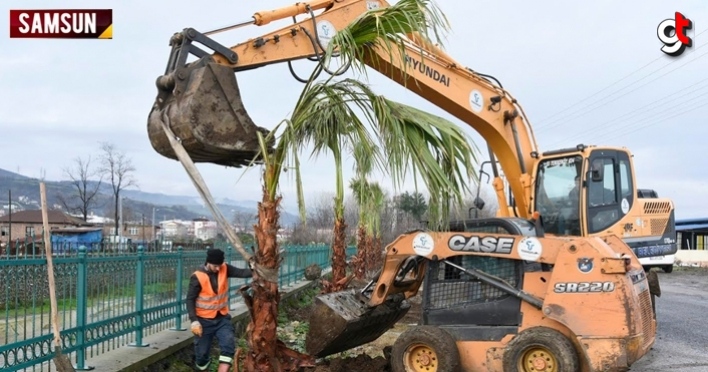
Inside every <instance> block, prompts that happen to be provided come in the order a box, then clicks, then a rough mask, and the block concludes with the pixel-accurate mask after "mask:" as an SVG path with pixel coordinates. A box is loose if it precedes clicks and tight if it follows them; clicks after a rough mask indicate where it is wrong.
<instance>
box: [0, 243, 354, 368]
mask: <svg viewBox="0 0 708 372" xmlns="http://www.w3.org/2000/svg"><path fill="white" fill-rule="evenodd" d="M217 247H219V248H222V249H223V250H224V251H225V252H226V259H227V261H229V262H231V263H232V264H233V265H235V266H237V267H246V263H245V262H244V261H243V259H242V258H241V256H240V255H239V254H238V253H237V252H236V251H235V250H234V249H232V248H231V247H230V246H228V245H221V246H219V245H217ZM281 248H282V249H283V250H284V260H283V262H282V265H281V269H280V287H281V288H286V287H288V286H291V285H293V284H296V283H297V282H299V281H301V280H303V279H304V271H305V268H306V267H307V266H308V265H311V264H313V263H316V264H318V265H320V266H321V267H323V268H329V267H330V260H331V256H330V252H331V251H330V248H329V246H327V245H316V246H292V245H291V246H282V247H281ZM355 251H356V249H355V248H354V247H349V248H348V249H347V256H350V257H351V256H352V255H354V253H355ZM74 252H75V253H74ZM74 252H69V253H67V254H64V255H56V256H53V262H54V266H55V269H54V271H55V282H56V291H57V304H58V306H57V307H58V310H59V319H58V322H59V323H60V324H59V328H60V329H62V332H61V339H62V343H63V345H62V347H63V352H64V353H66V354H69V355H70V357H71V358H72V360H73V361H74V363H75V367H76V370H91V369H93V367H92V366H88V365H86V359H87V358H89V357H92V356H95V355H98V354H102V353H106V352H109V351H111V350H113V349H116V348H119V347H145V346H148V345H147V344H145V341H144V338H145V337H146V336H148V335H151V334H155V333H157V332H162V331H182V330H185V329H186V327H184V325H185V324H186V323H187V322H188V319H187V310H186V305H185V302H184V298H185V296H186V292H187V283H188V282H189V276H190V275H191V273H192V272H193V271H194V270H195V269H196V268H197V267H198V266H199V265H201V264H203V263H204V259H205V254H204V251H203V250H201V251H187V250H185V249H183V248H182V247H178V248H177V249H176V250H175V251H173V252H148V251H146V250H145V249H143V248H142V247H138V249H137V252H135V253H129V252H124V253H110V254H108V253H104V252H99V253H92V252H89V251H88V250H87V249H86V248H85V247H83V246H82V247H79V248H78V249H76V250H75V251H74ZM249 280H250V279H230V281H231V282H230V291H229V292H230V304H231V305H232V306H233V305H235V304H236V303H239V302H242V298H241V296H240V295H239V294H238V289H239V288H240V287H241V286H242V285H243V284H245V283H247V282H248V281H249ZM48 289H49V287H48V281H47V260H46V257H44V256H43V255H41V254H36V255H35V254H25V255H23V256H9V255H3V256H2V257H0V370H2V371H8V372H9V371H20V370H32V371H48V370H50V369H53V368H52V367H50V360H51V359H52V357H53V351H54V350H53V342H52V340H53V334H52V324H51V316H50V306H49V293H48Z"/></svg>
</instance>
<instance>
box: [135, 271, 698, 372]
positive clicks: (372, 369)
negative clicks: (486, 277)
mask: <svg viewBox="0 0 708 372" xmlns="http://www.w3.org/2000/svg"><path fill="white" fill-rule="evenodd" d="M659 277H660V282H661V284H662V288H665V290H664V292H666V293H665V294H664V296H662V298H660V299H659V301H658V303H657V312H658V313H659V314H658V316H659V317H660V320H659V323H660V324H659V331H658V334H657V343H656V344H655V347H654V350H652V352H650V354H649V355H647V356H645V357H644V358H642V360H640V361H639V362H637V363H636V364H635V365H633V366H632V369H631V370H632V371H659V370H665V369H666V368H676V367H682V368H685V367H687V366H692V367H693V366H702V367H705V368H708V363H705V364H701V363H702V362H700V361H695V360H696V356H695V355H694V356H692V357H690V358H687V360H683V359H680V358H678V355H679V353H677V352H661V353H660V354H661V355H663V356H662V357H659V356H658V355H656V354H657V353H658V352H659V350H661V351H664V350H663V348H675V349H679V350H684V351H685V350H686V349H687V348H688V349H692V348H693V346H690V345H687V344H686V343H684V342H678V341H677V342H674V343H671V342H672V341H670V338H671V337H674V335H675V334H683V335H685V334H686V332H690V331H687V330H678V329H674V328H675V327H676V325H677V324H681V323H682V321H683V322H685V321H686V315H685V314H678V312H679V311H680V309H674V308H670V307H669V306H673V305H674V303H676V304H679V306H687V307H686V308H691V307H692V306H697V305H696V304H682V301H683V299H684V298H685V297H684V296H687V295H688V296H691V298H692V297H695V296H696V294H697V293H698V292H700V293H701V294H702V293H705V292H703V291H704V288H706V286H707V285H708V270H707V269H684V268H677V269H675V270H674V272H673V273H672V274H665V273H663V272H661V271H659ZM355 286H357V287H358V285H355ZM687 291H693V292H691V293H688V292H687ZM699 297H702V296H699ZM410 303H411V309H410V310H409V312H408V313H407V314H406V316H405V317H404V318H403V319H402V320H401V321H399V322H398V323H397V324H396V325H395V326H394V327H393V328H392V329H390V330H389V331H388V332H386V333H385V334H384V335H383V336H381V337H380V338H378V339H377V340H375V341H373V342H371V343H369V344H366V345H363V346H360V347H357V348H354V349H351V350H349V351H347V352H344V353H339V354H335V355H332V356H329V357H326V358H323V359H320V360H318V361H317V366H316V367H312V368H302V369H301V371H300V372H387V371H390V369H389V365H388V361H387V359H386V357H385V355H384V353H386V352H387V350H388V349H389V348H390V347H391V346H392V345H393V344H394V342H395V341H396V339H397V338H398V336H399V335H400V334H401V333H402V332H404V331H405V330H406V329H408V327H409V326H410V325H415V324H417V323H418V321H419V319H420V317H421V306H420V305H421V298H420V296H417V297H414V298H412V299H410ZM310 306H311V305H310ZM310 306H304V307H299V308H292V309H290V310H288V311H286V314H287V317H288V321H289V325H288V326H286V327H285V328H290V329H285V330H284V332H283V333H282V334H284V335H286V336H285V337H281V340H284V341H285V342H286V343H288V344H289V346H291V347H293V348H297V345H299V346H302V345H303V343H304V335H303V334H299V335H297V334H295V333H296V332H292V327H293V324H295V326H297V324H298V323H305V322H308V321H309V315H310V309H311V308H310ZM679 316H680V317H679ZM696 316H701V315H696ZM702 324H703V323H702V322H697V323H696V324H695V325H694V327H697V328H701V329H705V327H704V326H703V325H702ZM705 334H708V331H707V332H706V333H705ZM288 338H289V340H288ZM695 341H696V342H695V343H694V345H695V344H702V343H703V342H704V341H706V340H703V339H701V340H695ZM674 344H676V345H674ZM689 344H690V343H689ZM213 350H214V352H215V355H216V353H217V352H218V351H217V347H216V345H215V347H214V349H213ZM672 350H673V349H672ZM666 355H671V356H672V358H673V360H671V361H668V360H667V359H666ZM701 355H703V354H701ZM674 362H675V363H674ZM191 363H192V352H191V349H190V348H188V349H186V350H183V351H182V352H180V353H179V354H177V355H175V356H173V357H172V358H171V360H165V361H163V362H162V365H163V368H164V369H163V368H159V367H158V368H154V369H146V370H144V371H143V372H157V371H177V372H179V371H191V370H192V369H191V368H190V367H188V366H191V365H192V364H191ZM695 363H698V364H695ZM659 366H660V367H661V368H658V367H659ZM155 367H157V366H155ZM655 367H657V369H655ZM679 369H680V368H679ZM691 370H693V369H691Z"/></svg>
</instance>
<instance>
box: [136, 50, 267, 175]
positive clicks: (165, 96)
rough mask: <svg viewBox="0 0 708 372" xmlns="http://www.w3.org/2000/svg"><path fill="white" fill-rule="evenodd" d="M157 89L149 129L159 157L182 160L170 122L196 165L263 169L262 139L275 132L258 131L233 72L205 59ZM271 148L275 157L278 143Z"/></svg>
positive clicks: (167, 77) (165, 79) (165, 78)
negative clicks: (169, 133) (165, 126)
mask: <svg viewBox="0 0 708 372" xmlns="http://www.w3.org/2000/svg"><path fill="white" fill-rule="evenodd" d="M157 86H158V95H157V99H156V101H155V104H154V105H153V107H152V111H151V112H150V115H149V117H148V126H147V128H148V135H149V138H150V143H151V144H152V147H153V148H154V149H155V150H156V151H157V152H158V153H159V154H161V155H163V156H165V157H167V158H170V159H177V156H176V155H175V153H174V151H173V150H172V147H171V146H170V143H169V141H168V139H167V136H166V135H165V132H164V129H163V127H162V123H163V122H165V123H166V124H168V125H169V127H170V128H171V130H172V132H173V133H174V135H175V136H176V137H177V138H179V139H180V140H181V142H182V146H183V147H184V148H185V150H186V151H187V153H188V154H189V155H190V157H191V158H192V161H194V162H195V163H213V164H219V165H225V166H231V167H237V168H238V167H243V166H248V165H250V164H251V163H252V162H256V163H258V161H259V160H260V159H259V158H260V156H259V153H260V145H259V140H258V135H257V133H258V132H260V133H262V134H263V137H264V138H266V137H267V136H268V133H269V131H268V130H267V129H265V128H262V127H259V126H256V125H255V124H254V122H253V120H252V119H251V117H250V116H249V115H248V113H247V112H246V109H245V108H244V106H243V102H242V101H241V93H240V90H239V87H238V83H237V82H236V75H235V74H234V72H233V70H232V69H231V68H229V67H227V66H223V65H220V64H218V63H215V62H213V60H211V59H209V58H202V59H200V60H198V61H195V62H194V63H192V64H190V65H187V66H185V67H181V68H178V69H177V70H176V71H174V73H172V74H169V75H163V76H161V77H160V78H159V79H158V81H157ZM267 142H268V143H267V145H268V151H270V150H272V144H273V142H274V141H273V140H272V138H271V139H268V141H267Z"/></svg>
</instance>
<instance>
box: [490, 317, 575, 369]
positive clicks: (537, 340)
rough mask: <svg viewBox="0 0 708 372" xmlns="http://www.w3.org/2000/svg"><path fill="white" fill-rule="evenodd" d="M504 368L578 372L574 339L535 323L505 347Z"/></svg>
mask: <svg viewBox="0 0 708 372" xmlns="http://www.w3.org/2000/svg"><path fill="white" fill-rule="evenodd" d="M503 360H504V371H508V372H513V371H519V372H531V371H533V372H536V371H544V372H579V371H580V361H579V358H578V353H577V351H576V350H575V347H574V346H573V343H572V342H571V341H570V340H569V339H568V338H567V337H565V335H563V334H562V333H560V332H558V331H556V330H554V329H551V328H545V327H534V328H530V329H527V330H525V331H523V332H521V333H520V334H519V335H518V336H516V337H514V338H513V339H512V340H511V342H509V344H508V345H507V346H506V350H504V358H503Z"/></svg>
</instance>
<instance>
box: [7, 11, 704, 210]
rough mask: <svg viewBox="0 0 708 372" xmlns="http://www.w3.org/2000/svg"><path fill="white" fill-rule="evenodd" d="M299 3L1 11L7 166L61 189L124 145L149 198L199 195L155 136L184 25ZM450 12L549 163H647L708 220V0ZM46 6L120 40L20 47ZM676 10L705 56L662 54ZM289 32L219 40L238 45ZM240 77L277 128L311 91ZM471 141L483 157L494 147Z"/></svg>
mask: <svg viewBox="0 0 708 372" xmlns="http://www.w3.org/2000/svg"><path fill="white" fill-rule="evenodd" d="M293 2H294V0H290V1H288V0H262V1H257V2H256V1H200V2H196V1H184V0H175V1H169V2H168V1H164V0H162V1H158V0H152V1H137V0H120V1H108V0H103V1H99V2H97V1H79V0H71V1H65V2H62V3H61V4H58V3H55V2H49V1H26V0H23V1H20V0H9V1H8V0H5V1H3V2H2V7H4V8H5V9H6V10H5V11H6V13H5V14H6V15H5V16H4V17H0V30H6V31H3V32H4V33H5V34H4V35H3V36H2V38H3V42H2V45H3V51H4V53H3V57H2V58H1V59H0V71H1V72H0V97H2V99H0V138H1V139H2V141H1V142H0V149H1V150H0V154H2V156H0V168H3V169H7V170H10V171H14V172H19V173H21V174H23V175H26V176H31V177H38V176H40V172H41V170H42V169H44V170H45V172H46V178H47V179H52V180H58V179H62V178H63V177H64V175H63V174H62V168H64V167H66V166H68V165H70V164H71V162H72V159H73V158H75V157H77V156H81V157H86V156H88V155H91V154H93V156H96V155H97V154H96V152H97V149H98V143H99V142H100V141H110V142H113V143H114V144H115V145H116V146H117V148H119V149H121V150H124V151H126V152H127V153H128V155H129V156H130V157H131V158H132V160H133V162H134V164H135V166H136V168H137V171H136V173H135V176H136V178H137V180H138V182H139V184H140V188H141V189H142V190H143V191H149V192H164V193H168V194H180V195H195V196H196V195H197V193H196V191H195V189H194V187H193V186H192V184H191V183H190V181H189V179H188V177H187V175H186V173H185V171H184V170H183V168H182V167H181V165H180V164H179V163H178V162H176V161H172V160H169V159H166V158H164V157H162V156H160V155H158V154H157V153H156V152H155V151H154V150H153V149H152V147H151V146H150V143H149V141H148V136H147V131H146V123H147V122H146V119H147V115H148V113H149V110H150V108H151V106H152V104H153V101H154V99H155V95H156V88H155V85H154V82H155V78H156V77H157V76H158V75H159V74H161V73H162V72H163V70H164V66H165V64H166V62H167V57H168V53H169V47H168V45H167V42H168V40H169V38H170V36H171V35H172V34H173V33H174V32H175V31H179V30H181V29H183V28H185V27H194V28H196V29H197V30H201V31H207V30H210V29H214V28H217V27H220V26H224V25H228V24H232V23H236V22H239V21H245V20H247V19H249V18H250V16H251V15H252V14H253V13H254V12H256V11H259V10H268V9H271V8H277V7H280V6H285V5H289V4H291V3H293ZM438 5H439V6H440V7H441V9H442V11H443V12H445V13H446V14H447V16H448V18H449V21H450V23H451V27H452V30H451V32H450V33H449V34H448V37H447V40H446V44H445V47H446V50H447V51H448V53H449V54H450V55H451V56H453V57H454V58H455V59H456V60H457V61H459V62H460V63H462V64H464V65H466V66H468V67H470V68H472V69H474V70H476V71H479V72H482V73H485V74H491V75H493V76H495V77H496V78H497V79H499V80H501V82H502V84H503V85H504V87H505V88H506V89H508V90H509V91H510V92H511V93H512V94H513V95H514V96H515V97H516V98H517V99H518V101H519V102H520V104H521V105H522V107H523V108H524V110H525V112H526V114H527V115H528V117H529V120H530V122H531V124H532V126H533V128H534V130H535V133H536V137H537V141H538V143H539V146H540V148H541V150H543V151H546V150H551V149H555V148H559V147H568V146H574V145H576V144H578V143H581V142H582V143H586V144H598V145H601V144H604V145H615V146H626V147H628V148H629V149H631V151H632V152H633V153H634V161H635V166H636V171H637V174H636V177H637V180H638V183H639V186H640V187H641V188H653V189H655V190H657V192H658V193H659V195H660V196H662V197H669V198H672V199H673V200H674V201H675V203H676V214H677V217H678V218H689V217H699V216H708V166H706V152H705V151H706V148H707V146H706V139H708V128H707V126H706V117H708V107H707V106H705V105H706V104H707V103H708V57H707V56H706V54H708V48H704V46H705V45H706V44H708V32H706V33H704V34H700V33H701V32H702V31H705V30H707V29H708V3H707V2H705V1H701V0H695V1H671V2H669V1H658V0H651V1H622V2H618V1H584V2H571V1H533V2H530V1H503V2H500V1H460V0H455V1H453V0H439V1H438ZM48 7H64V8H112V9H113V12H114V15H113V19H114V22H113V39H112V40H41V39H38V40H31V39H10V38H9V33H8V32H7V30H8V28H9V26H8V16H7V15H8V13H9V11H8V10H9V9H33V8H48ZM676 11H680V12H682V13H683V14H684V15H685V16H686V17H688V18H689V19H691V20H693V23H694V29H693V30H692V31H690V32H689V36H692V37H694V44H693V47H692V48H689V49H687V50H686V52H685V53H684V54H683V55H682V56H680V57H678V58H672V57H669V56H666V55H664V53H662V52H661V51H660V47H661V43H660V41H659V40H658V38H657V36H656V31H657V26H658V24H659V23H660V22H661V21H663V20H664V19H667V18H673V15H674V12H676ZM289 22H290V20H286V21H284V22H282V23H279V24H272V25H269V26H265V27H262V28H258V27H255V26H252V27H248V28H242V29H240V30H236V31H231V32H226V33H222V34H219V35H218V37H216V39H217V40H218V41H220V42H222V43H224V44H227V45H233V44H237V43H239V42H242V41H245V40H246V39H248V38H250V37H253V36H257V35H260V34H263V33H266V32H267V31H270V30H272V29H275V28H276V27H281V26H285V25H287V24H288V23H289ZM295 66H296V69H298V71H299V72H300V74H301V75H305V74H308V73H309V71H311V69H312V67H313V65H312V62H308V61H303V62H301V63H298V64H296V65H295ZM369 76H370V78H371V83H372V84H373V86H374V89H375V90H376V91H377V92H378V93H380V94H384V95H388V96H390V97H392V98H394V99H396V100H398V101H401V102H404V103H407V104H410V105H414V106H416V107H419V108H422V109H424V110H427V111H429V112H432V113H435V114H438V115H440V116H443V117H446V118H449V119H451V120H452V121H453V122H455V123H458V124H460V125H462V126H464V124H463V123H462V122H460V121H458V120H456V119H454V118H453V117H452V116H450V115H448V114H447V113H445V112H444V111H443V110H441V109H439V108H437V107H436V106H435V105H433V104H432V103H430V102H427V101H426V100H424V99H422V98H420V97H418V96H417V95H415V94H413V93H411V92H408V91H406V90H404V89H403V88H401V87H400V86H398V85H397V84H395V83H393V82H391V81H388V80H387V79H385V78H383V77H381V76H380V75H377V74H374V73H372V74H370V75H369ZM238 79H239V85H240V87H241V91H242V94H243V100H244V103H245V105H246V109H247V110H248V112H249V114H250V115H251V116H252V118H253V119H254V121H255V122H256V123H258V125H261V126H264V127H268V128H272V127H273V126H274V125H276V124H277V123H278V122H279V121H281V120H282V119H283V118H285V117H287V116H288V114H289V113H290V110H291V109H292V107H293V105H294V104H295V100H296V98H297V95H298V94H299V92H300V90H301V89H302V84H300V83H298V82H297V81H295V80H294V79H293V78H292V77H291V75H290V72H289V71H288V68H287V65H284V64H283V65H272V66H268V67H265V68H260V69H257V70H252V71H247V72H242V73H239V74H238ZM598 92H599V93H598ZM465 130H466V131H468V132H469V133H470V134H471V135H472V138H473V139H474V140H475V141H476V143H477V144H478V146H480V148H482V149H484V148H485V147H484V143H483V141H482V139H481V137H479V136H477V135H476V134H475V133H474V132H472V131H471V130H470V129H467V128H466V129H465ZM481 159H482V160H485V159H486V156H485V155H481ZM306 165H308V166H310V167H309V168H308V169H307V170H305V171H304V172H303V176H304V182H305V187H306V195H307V196H308V197H311V196H314V195H317V194H321V193H323V192H332V191H333V190H334V176H333V174H332V169H333V167H332V165H333V163H332V162H331V160H329V159H322V160H319V161H317V162H308V163H306ZM199 168H200V170H201V171H202V173H203V176H204V178H205V179H206V181H207V183H208V185H209V187H210V188H211V190H212V192H213V194H214V195H215V196H217V197H219V198H221V197H229V198H232V199H250V200H255V199H259V198H260V183H259V176H260V174H259V171H258V169H255V168H254V169H251V170H250V171H248V172H247V174H246V175H245V176H243V177H241V173H242V171H241V170H235V169H232V168H224V167H220V166H214V165H207V164H203V165H199ZM347 170H348V171H349V168H347ZM350 176H351V172H349V173H348V174H347V179H348V178H349V177H350ZM239 178H240V179H239ZM485 187H490V186H488V185H486V186H485ZM282 194H283V195H284V197H285V200H284V202H285V205H286V207H288V209H291V208H292V206H293V205H294V203H295V200H294V187H293V186H292V183H290V182H288V181H287V180H285V181H284V182H283V187H282Z"/></svg>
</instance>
